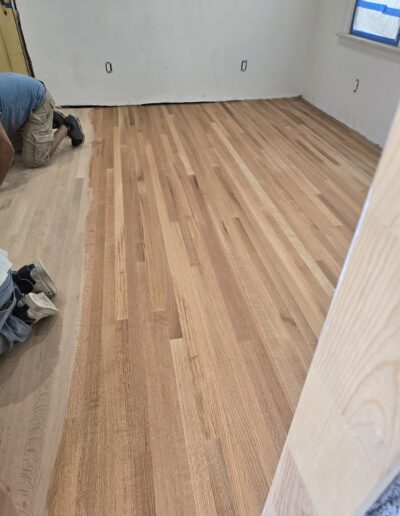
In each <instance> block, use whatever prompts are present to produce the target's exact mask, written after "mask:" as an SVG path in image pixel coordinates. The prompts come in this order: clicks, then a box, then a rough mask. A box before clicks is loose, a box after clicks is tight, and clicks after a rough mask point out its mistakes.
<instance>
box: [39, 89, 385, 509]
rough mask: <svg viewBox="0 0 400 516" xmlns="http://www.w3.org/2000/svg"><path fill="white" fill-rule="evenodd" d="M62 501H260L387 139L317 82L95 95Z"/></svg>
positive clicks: (144, 505) (56, 493)
mask: <svg viewBox="0 0 400 516" xmlns="http://www.w3.org/2000/svg"><path fill="white" fill-rule="evenodd" d="M93 122H94V127H95V145H94V154H93V159H92V165H91V186H92V189H93V203H92V209H91V213H90V216H89V219H88V228H87V241H86V252H87V254H88V258H87V259H88V263H89V267H88V268H87V277H86V289H85V292H86V296H85V299H84V307H83V314H82V321H83V324H82V330H81V336H80V342H79V354H78V360H77V361H76V367H75V373H74V378H73V383H72V388H71V393H70V400H69V408H68V411H67V416H66V420H65V425H64V434H63V439H62V444H61V447H60V450H59V455H58V460H57V464H56V468H55V472H54V479H53V484H52V487H51V490H50V492H49V499H48V503H49V509H50V512H51V513H52V514H54V515H60V514H89V515H92V514H93V515H99V514H105V515H111V514H115V515H120V514H138V515H147V514H155V513H157V514H160V515H161V514H163V515H164V514H171V515H176V514H185V515H189V514H190V515H191V514H202V515H207V516H208V515H212V514H242V515H246V516H248V515H258V514H260V512H261V509H262V506H263V503H264V502H265V498H266V494H267V491H268V487H269V485H270V483H271V481H272V478H273V474H274V470H275V468H276V465H277V462H278V459H279V455H280V452H281V448H282V446H283V443H284V440H285V436H286V433H287V431H288V428H289V425H290V422H291V418H292V415H293V411H294V409H295V406H296V403H297V400H298V397H299V394H300V391H301V388H302V385H303V382H304V379H305V376H306V372H307V369H308V366H309V364H310V360H311V358H312V354H313V351H314V348H315V344H316V341H317V338H318V336H319V333H320V330H321V327H322V324H323V322H324V319H325V315H326V312H327V309H328V306H329V303H330V300H331V297H332V294H333V289H334V287H335V284H336V281H337V278H338V275H339V273H340V270H341V266H342V263H343V261H344V258H345V255H346V252H347V249H348V246H349V244H350V241H351V238H352V234H353V232H354V228H355V225H356V222H357V220H358V217H359V213H360V210H361V208H362V205H363V202H364V199H365V197H366V193H367V190H368V186H369V184H370V181H371V177H372V174H373V171H374V169H375V166H376V163H377V159H378V156H379V151H378V149H377V148H376V147H374V146H372V145H371V144H369V143H368V142H367V141H366V140H364V139H362V138H361V137H359V136H358V135H356V134H355V133H353V132H351V131H349V130H348V129H346V128H344V127H343V126H342V125H340V124H338V123H336V122H334V121H333V120H332V119H330V118H329V117H327V116H325V115H323V114H322V113H320V112H319V111H317V110H316V109H314V108H312V107H310V106H309V105H307V104H306V103H304V102H303V101H301V100H298V99H296V100H280V101H268V102H267V101H265V102H264V101H257V102H237V103H226V104H203V105H196V104H193V105H182V106H176V105H171V106H147V107H132V108H128V107H127V108H115V109H111V108H110V109H98V110H95V111H94V114H93Z"/></svg>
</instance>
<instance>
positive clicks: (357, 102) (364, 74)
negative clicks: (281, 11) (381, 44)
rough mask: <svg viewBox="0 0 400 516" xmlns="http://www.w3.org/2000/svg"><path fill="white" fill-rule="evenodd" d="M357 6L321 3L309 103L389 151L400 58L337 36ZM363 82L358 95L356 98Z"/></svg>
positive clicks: (347, 0)
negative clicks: (385, 146) (386, 147)
mask: <svg viewBox="0 0 400 516" xmlns="http://www.w3.org/2000/svg"><path fill="white" fill-rule="evenodd" d="M354 3H355V0H320V2H319V8H318V11H317V17H316V19H317V22H316V26H315V33H314V38H313V43H312V48H311V52H310V55H309V63H308V66H307V68H308V70H309V73H308V78H307V80H306V84H305V91H304V97H305V98H306V99H307V100H308V101H310V102H311V103H312V104H314V105H316V106H317V107H319V108H321V109H322V110H324V111H326V112H328V113H329V114H331V115H333V116H334V117H335V118H337V119H339V120H341V121H342V122H344V123H345V124H346V125H348V126H350V127H352V128H353V129H356V130H357V131H359V132H360V133H362V134H364V135H365V136H367V137H368V138H369V139H370V140H372V141H374V142H376V143H379V144H380V145H383V144H384V142H385V140H386V136H387V134H388V131H389V129H390V126H391V122H392V120H393V117H394V114H395V111H396V108H397V105H398V102H399V100H400V53H399V54H398V55H394V54H393V53H388V52H386V51H383V52H382V51H380V50H373V49H372V47H371V46H368V45H367V44H365V43H353V42H345V41H343V40H341V39H339V38H338V37H337V36H336V33H337V32H343V31H344V29H345V27H346V20H347V18H348V11H349V7H350V8H351V5H353V4H354ZM357 78H358V79H360V87H359V90H358V93H356V94H355V93H353V89H354V87H355V80H356V79H357Z"/></svg>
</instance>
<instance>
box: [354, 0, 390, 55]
mask: <svg viewBox="0 0 400 516" xmlns="http://www.w3.org/2000/svg"><path fill="white" fill-rule="evenodd" d="M350 34H353V35H354V36H359V37H361V38H366V39H372V40H374V41H379V42H380V43H385V44H387V45H392V46H395V47H398V46H399V43H400V0H375V1H373V2H370V1H365V0H357V1H356V6H355V10H354V16H353V20H352V24H351V30H350Z"/></svg>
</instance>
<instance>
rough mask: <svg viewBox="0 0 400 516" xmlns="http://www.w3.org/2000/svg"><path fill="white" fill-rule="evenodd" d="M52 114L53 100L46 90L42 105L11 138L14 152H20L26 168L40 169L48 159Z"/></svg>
mask: <svg viewBox="0 0 400 516" xmlns="http://www.w3.org/2000/svg"><path fill="white" fill-rule="evenodd" d="M53 113H54V100H53V97H52V96H51V95H50V93H49V92H48V91H47V90H46V97H45V100H44V103H43V104H42V105H41V106H40V107H38V108H37V109H34V110H33V111H32V113H31V114H30V116H29V118H28V120H27V121H26V122H25V124H24V125H23V126H22V127H21V129H20V130H19V131H18V132H17V133H16V134H15V135H13V137H12V138H11V141H12V143H13V145H14V149H15V151H16V152H20V151H22V159H23V161H24V165H25V166H26V167H27V168H37V167H41V166H43V165H46V163H47V162H48V161H49V159H50V150H51V145H52V143H53Z"/></svg>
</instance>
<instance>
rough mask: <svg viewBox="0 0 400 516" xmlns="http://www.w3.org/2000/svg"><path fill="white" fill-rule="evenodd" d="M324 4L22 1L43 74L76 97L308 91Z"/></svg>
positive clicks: (102, 100) (62, 95)
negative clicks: (309, 59)
mask: <svg viewBox="0 0 400 516" xmlns="http://www.w3.org/2000/svg"><path fill="white" fill-rule="evenodd" d="M315 3H316V0H297V1H296V2H293V0H119V2H110V1H109V0H107V1H106V0H84V1H82V0H68V1H66V0H41V2H40V8H39V7H38V2H35V1H32V0H18V1H17V5H18V9H19V11H20V14H21V21H22V28H23V31H24V35H25V39H26V43H27V47H28V50H29V53H30V55H31V58H32V62H33V66H34V69H35V74H36V76H37V77H39V78H41V79H42V80H43V81H44V82H46V84H47V85H48V87H49V89H50V91H51V92H52V93H53V96H54V97H55V99H56V101H57V102H58V103H59V104H75V105H76V104H82V105H84V104H88V105H90V104H131V103H147V102H163V101H167V102H172V101H194V100H223V99H247V98H268V97H285V96H295V95H300V94H301V93H302V91H303V82H304V79H303V77H304V65H305V60H306V54H307V48H308V44H309V35H310V32H311V28H312V20H313V15H314V9H313V6H314V4H315ZM242 59H248V62H249V65H248V71H247V72H246V73H242V72H240V63H241V60H242ZM105 61H111V62H112V63H113V66H114V73H113V74H112V75H107V74H106V73H105V68H104V63H105Z"/></svg>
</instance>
